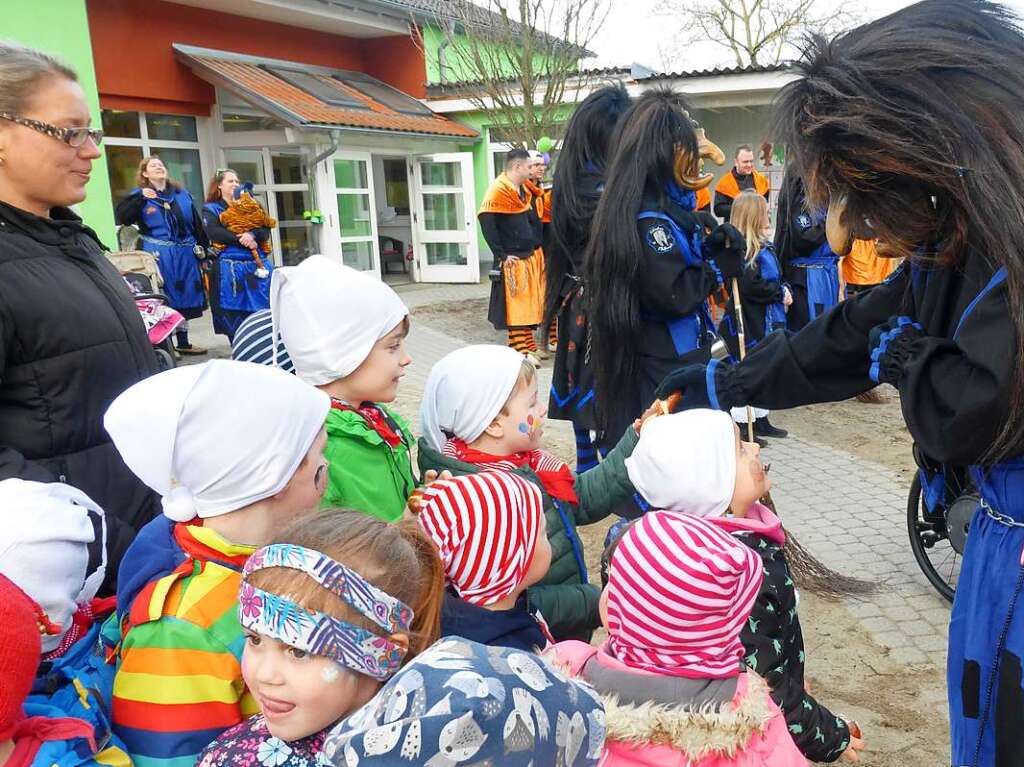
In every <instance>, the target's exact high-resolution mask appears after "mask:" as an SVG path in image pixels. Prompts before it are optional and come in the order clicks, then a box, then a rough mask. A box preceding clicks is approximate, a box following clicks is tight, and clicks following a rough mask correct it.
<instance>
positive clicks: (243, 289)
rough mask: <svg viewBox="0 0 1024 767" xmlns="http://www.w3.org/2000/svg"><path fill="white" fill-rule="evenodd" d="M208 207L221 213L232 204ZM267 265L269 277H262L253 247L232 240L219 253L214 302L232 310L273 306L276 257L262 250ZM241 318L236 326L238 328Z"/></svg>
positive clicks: (208, 205) (222, 203) (248, 309)
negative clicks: (216, 293) (272, 275)
mask: <svg viewBox="0 0 1024 767" xmlns="http://www.w3.org/2000/svg"><path fill="white" fill-rule="evenodd" d="M204 207H205V209H206V210H208V211H210V212H211V213H213V214H215V215H216V216H220V214H221V213H223V212H224V211H225V210H227V209H228V205H227V203H226V202H224V201H223V200H218V201H217V202H208V203H206V205H205V206H204ZM260 258H261V259H262V261H263V266H264V268H265V269H266V270H267V275H266V276H265V277H258V276H257V275H256V270H257V269H258V268H259V265H258V264H257V263H256V261H255V259H254V258H253V257H252V251H250V250H249V249H248V248H244V247H242V246H241V245H238V244H237V243H231V244H229V245H227V247H225V248H224V249H223V250H221V251H220V253H219V255H218V256H217V261H218V267H219V268H218V269H217V274H218V275H219V284H218V285H211V286H210V290H211V291H214V290H217V291H218V299H219V300H218V301H216V302H214V303H215V305H216V307H217V308H219V309H225V310H228V311H231V312H246V313H252V312H257V311H259V310H260V309H268V308H270V277H271V274H272V273H273V271H274V264H273V259H272V258H271V257H270V255H268V254H263V253H261V254H260ZM240 323H241V319H239V320H238V323H236V325H235V328H232V333H234V330H235V329H237V325H238V324H240Z"/></svg>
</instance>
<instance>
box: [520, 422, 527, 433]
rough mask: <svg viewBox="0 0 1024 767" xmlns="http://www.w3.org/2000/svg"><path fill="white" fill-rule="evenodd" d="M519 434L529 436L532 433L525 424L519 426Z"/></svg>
mask: <svg viewBox="0 0 1024 767" xmlns="http://www.w3.org/2000/svg"><path fill="white" fill-rule="evenodd" d="M519 433H520V434H529V433H530V427H529V426H528V425H527V424H525V423H521V424H519Z"/></svg>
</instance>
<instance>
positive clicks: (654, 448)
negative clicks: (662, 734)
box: [613, 410, 864, 762]
mask: <svg viewBox="0 0 1024 767" xmlns="http://www.w3.org/2000/svg"><path fill="white" fill-rule="evenodd" d="M626 471H627V472H628V474H629V477H630V479H631V480H632V482H633V484H634V485H635V486H636V488H637V490H638V491H639V492H640V493H641V495H643V497H644V498H645V499H646V500H647V501H648V503H650V504H651V506H652V507H653V508H656V509H664V510H668V511H672V512H680V513H685V514H687V515H692V516H697V517H703V518H704V519H705V520H706V521H707V522H709V523H711V524H712V525H714V526H715V527H717V528H719V529H721V530H724V531H725V532H728V533H730V534H731V535H732V536H733V537H734V538H736V540H738V541H741V542H742V543H744V544H746V546H748V547H749V548H750V549H752V550H753V551H755V552H757V554H758V555H759V556H760V558H761V562H762V565H763V567H764V583H763V584H762V586H761V589H760V592H759V593H758V594H757V599H756V601H755V602H754V604H753V609H752V612H751V613H750V617H749V618H748V619H747V620H746V622H745V624H744V626H743V630H742V632H741V634H740V640H741V641H742V643H743V647H744V660H745V661H746V664H747V665H748V666H749V667H750V668H752V669H753V670H754V671H756V672H757V673H758V674H760V675H761V676H762V677H764V679H765V681H766V682H768V685H769V686H770V688H771V696H772V699H773V700H774V701H775V702H776V703H777V704H778V706H779V708H781V709H782V712H783V713H784V714H785V716H786V722H787V724H788V727H789V731H790V733H791V734H792V736H793V740H794V742H795V743H796V745H797V747H798V748H799V749H800V751H801V752H802V753H803V754H804V756H806V757H807V758H808V759H809V760H811V761H814V762H834V761H836V760H837V759H839V758H840V757H842V758H843V759H844V760H845V761H853V762H855V761H857V758H858V754H859V752H860V750H861V749H862V748H863V747H864V744H863V741H862V740H861V739H860V737H859V731H858V728H856V727H854V726H851V725H850V724H849V723H847V722H845V721H843V720H842V719H841V718H839V717H838V716H836V715H835V714H833V713H832V712H831V711H829V710H828V708H826V707H825V706H824V705H822V704H821V703H819V702H818V701H817V700H815V698H814V697H813V696H812V695H811V694H810V693H808V692H807V690H806V687H805V682H804V660H805V657H804V642H803V635H802V633H801V630H800V618H799V616H798V615H797V602H798V598H797V593H796V589H795V587H794V585H793V579H792V576H791V574H790V571H789V564H788V563H787V562H786V556H785V552H784V550H783V544H784V543H785V533H784V531H783V529H782V523H781V522H780V521H779V518H778V517H776V516H775V515H774V514H773V513H772V512H771V511H770V510H769V509H768V508H767V507H765V506H764V505H762V504H761V503H760V502H759V499H760V498H761V497H763V496H764V495H765V493H767V492H768V490H769V489H770V488H771V480H770V479H769V478H768V475H767V474H766V473H765V469H764V466H762V465H761V457H760V448H759V447H758V446H757V445H756V444H754V443H752V442H744V441H743V440H742V438H741V432H740V430H739V428H738V427H737V426H736V424H735V423H733V421H732V419H731V418H730V416H729V414H728V413H725V412H721V411H718V410H687V411H684V412H681V413H675V414H673V415H666V416H657V417H654V418H651V419H649V420H647V421H646V422H645V423H644V425H643V427H642V430H641V433H640V441H639V442H638V443H637V446H636V450H634V451H633V455H632V456H630V457H629V458H627V459H626ZM613 545H614V544H613ZM851 731H852V732H851Z"/></svg>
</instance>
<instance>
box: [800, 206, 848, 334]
mask: <svg viewBox="0 0 1024 767" xmlns="http://www.w3.org/2000/svg"><path fill="white" fill-rule="evenodd" d="M824 220H825V211H819V212H817V213H815V214H814V215H813V216H812V217H811V221H812V224H815V225H817V224H821V223H822V222H823V221H824ZM789 263H790V264H791V265H792V266H796V267H799V268H801V269H804V270H806V272H807V304H808V306H807V317H808V320H809V321H810V320H813V319H814V318H815V317H817V316H818V315H819V314H824V313H825V312H827V311H828V310H829V309H831V308H832V307H833V306H835V305H836V304H837V303H839V256H837V255H836V254H835V253H833V252H832V248H830V247H829V245H828V243H827V242H823V243H822V244H821V245H819V246H818V248H817V249H816V250H815V251H814V252H813V253H811V255H809V256H804V257H803V258H794V259H792V260H791V261H790V262H789ZM819 305H820V306H821V307H822V309H821V311H819V310H818V306H819Z"/></svg>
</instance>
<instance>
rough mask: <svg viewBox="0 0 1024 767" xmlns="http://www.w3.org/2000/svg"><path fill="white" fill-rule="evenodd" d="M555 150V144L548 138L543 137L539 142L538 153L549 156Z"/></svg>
mask: <svg viewBox="0 0 1024 767" xmlns="http://www.w3.org/2000/svg"><path fill="white" fill-rule="evenodd" d="M554 148H555V142H554V141H552V140H551V138H550V137H548V136H541V137H540V139H539V140H538V141H537V151H538V152H540V153H541V154H547V153H548V152H550V151H551V150H552V149H554Z"/></svg>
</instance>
